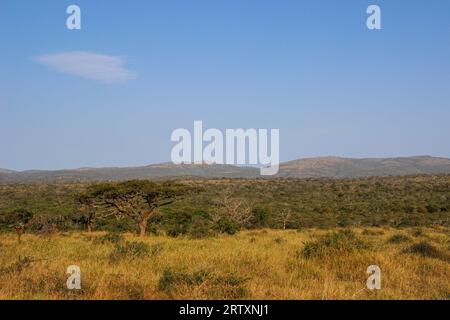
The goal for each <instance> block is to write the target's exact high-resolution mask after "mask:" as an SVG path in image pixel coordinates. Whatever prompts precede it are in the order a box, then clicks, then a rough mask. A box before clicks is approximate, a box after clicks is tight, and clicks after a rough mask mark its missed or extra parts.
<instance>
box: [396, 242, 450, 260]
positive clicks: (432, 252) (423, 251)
mask: <svg viewBox="0 0 450 320" xmlns="http://www.w3.org/2000/svg"><path fill="white" fill-rule="evenodd" d="M402 252H403V253H409V254H416V255H420V256H422V257H428V258H435V259H440V260H444V261H449V260H450V259H449V257H448V256H447V255H446V254H445V253H443V252H441V251H439V250H438V249H437V248H436V247H434V246H433V245H431V244H429V243H428V242H426V241H422V242H419V243H416V244H413V245H412V246H410V247H408V248H406V249H404V250H403V251H402Z"/></svg>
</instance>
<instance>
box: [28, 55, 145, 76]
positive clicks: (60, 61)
mask: <svg viewBox="0 0 450 320" xmlns="http://www.w3.org/2000/svg"><path fill="white" fill-rule="evenodd" d="M35 59H36V61H38V62H40V63H42V64H45V65H47V66H49V67H50V68H52V69H54V70H56V71H58V72H62V73H65V74H70V75H75V76H80V77H83V78H86V79H90V80H94V81H98V82H103V83H124V82H127V81H129V80H133V79H136V77H137V74H136V73H135V72H134V71H131V70H128V69H127V68H125V67H124V64H125V58H124V57H118V56H107V55H103V54H97V53H91V52H82V51H72V52H65V53H54V54H45V55H42V56H38V57H36V58H35Z"/></svg>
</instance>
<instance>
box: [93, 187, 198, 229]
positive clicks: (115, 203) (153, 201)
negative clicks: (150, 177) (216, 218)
mask: <svg viewBox="0 0 450 320" xmlns="http://www.w3.org/2000/svg"><path fill="white" fill-rule="evenodd" d="M189 191H190V189H187V188H186V187H185V186H182V185H177V184H173V183H154V182H151V181H146V180H131V181H126V182H121V183H107V184H101V185H97V186H94V187H93V188H92V189H91V190H90V192H91V195H93V196H95V198H96V199H97V200H99V199H100V200H101V201H103V203H104V204H105V205H106V206H107V207H109V208H111V209H113V211H114V213H115V214H116V215H117V216H118V217H128V218H131V219H132V220H133V221H134V222H135V223H136V224H137V225H138V227H139V233H140V236H141V237H144V236H145V233H146V230H147V225H148V223H149V220H150V218H152V217H153V216H155V215H156V212H157V209H158V208H160V207H163V206H167V205H169V204H171V203H173V202H174V201H175V200H176V199H177V198H179V197H181V196H183V195H185V194H187V193H188V192H189Z"/></svg>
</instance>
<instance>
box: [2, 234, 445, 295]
mask: <svg viewBox="0 0 450 320" xmlns="http://www.w3.org/2000/svg"><path fill="white" fill-rule="evenodd" d="M0 241H1V246H0V252H1V254H0V283H1V285H0V299H449V298H450V263H449V256H448V251H449V246H450V237H449V230H448V229H446V228H432V229H431V228H423V229H402V230H398V229H391V228H368V229H354V230H348V229H344V230H340V231H336V230H335V231H324V230H316V229H309V230H304V231H300V232H299V231H296V230H287V231H282V230H266V229H263V230H257V231H243V232H240V233H238V234H236V235H231V236H230V235H222V236H217V237H213V238H207V239H190V238H185V237H182V238H173V237H168V236H148V237H145V238H144V239H140V238H138V237H137V236H136V235H133V234H125V235H120V236H119V235H114V234H107V233H103V232H95V233H92V234H87V233H61V234H56V235H51V236H48V237H42V236H36V235H25V236H24V237H23V239H22V242H21V243H20V244H17V240H16V238H15V236H14V235H12V234H9V235H8V234H6V235H3V236H1V237H0ZM73 264H75V265H78V266H80V268H81V274H82V276H81V279H82V280H81V285H82V290H80V291H69V290H67V288H66V279H67V275H66V274H65V271H66V268H67V267H68V266H69V265H73ZM373 264H376V265H378V266H379V267H380V268H381V272H382V273H381V276H382V278H381V279H382V288H381V290H373V291H371V290H368V289H366V280H367V277H368V274H366V270H367V267H368V266H369V265H373Z"/></svg>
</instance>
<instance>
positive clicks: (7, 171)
mask: <svg viewBox="0 0 450 320" xmlns="http://www.w3.org/2000/svg"><path fill="white" fill-rule="evenodd" d="M14 172H15V171H13V170H8V169H2V168H0V174H1V173H14Z"/></svg>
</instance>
